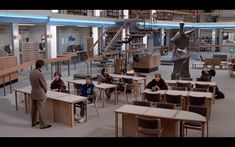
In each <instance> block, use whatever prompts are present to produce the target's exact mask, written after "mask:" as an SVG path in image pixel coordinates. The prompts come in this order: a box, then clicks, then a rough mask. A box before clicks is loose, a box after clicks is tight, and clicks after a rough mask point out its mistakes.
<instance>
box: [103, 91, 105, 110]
mask: <svg viewBox="0 0 235 147" xmlns="http://www.w3.org/2000/svg"><path fill="white" fill-rule="evenodd" d="M104 94H105V90H104V89H102V107H103V108H104V101H105V97H104Z"/></svg>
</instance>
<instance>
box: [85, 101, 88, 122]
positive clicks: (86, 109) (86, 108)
mask: <svg viewBox="0 0 235 147" xmlns="http://www.w3.org/2000/svg"><path fill="white" fill-rule="evenodd" d="M85 111H86V122H87V119H88V107H87V100H85Z"/></svg>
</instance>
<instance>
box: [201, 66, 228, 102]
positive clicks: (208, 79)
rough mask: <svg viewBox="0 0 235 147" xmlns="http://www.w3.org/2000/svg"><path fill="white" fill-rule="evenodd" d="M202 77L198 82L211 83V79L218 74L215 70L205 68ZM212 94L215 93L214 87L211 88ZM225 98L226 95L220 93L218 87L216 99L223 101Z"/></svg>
mask: <svg viewBox="0 0 235 147" xmlns="http://www.w3.org/2000/svg"><path fill="white" fill-rule="evenodd" d="M201 73H202V75H201V77H200V78H198V81H205V82H211V79H212V78H213V77H215V75H216V72H215V70H214V69H210V70H207V69H206V68H204V69H203V70H202V72H201ZM209 91H210V92H213V87H210V89H209ZM224 97H225V95H224V93H223V92H221V91H219V88H218V86H216V87H215V99H223V98H224Z"/></svg>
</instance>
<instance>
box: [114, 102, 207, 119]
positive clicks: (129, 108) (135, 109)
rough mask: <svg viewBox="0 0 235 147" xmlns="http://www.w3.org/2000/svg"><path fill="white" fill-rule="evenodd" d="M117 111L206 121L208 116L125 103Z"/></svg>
mask: <svg viewBox="0 0 235 147" xmlns="http://www.w3.org/2000/svg"><path fill="white" fill-rule="evenodd" d="M115 112H117V113H123V114H134V115H142V116H150V117H156V118H167V119H173V120H180V121H197V122H206V117H204V116H202V115H200V114H197V113H194V112H189V111H183V110H171V109H164V108H154V107H145V106H135V105H128V104H125V105H123V106H121V107H120V108H118V109H116V110H115Z"/></svg>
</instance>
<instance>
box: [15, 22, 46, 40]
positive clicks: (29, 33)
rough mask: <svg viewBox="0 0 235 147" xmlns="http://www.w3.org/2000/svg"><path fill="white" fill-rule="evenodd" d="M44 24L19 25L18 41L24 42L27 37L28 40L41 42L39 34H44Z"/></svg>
mask: <svg viewBox="0 0 235 147" xmlns="http://www.w3.org/2000/svg"><path fill="white" fill-rule="evenodd" d="M45 30H46V28H45V26H44V25H40V26H19V34H20V36H21V38H20V42H25V38H26V37H29V42H38V43H40V42H41V36H42V35H45Z"/></svg>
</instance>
